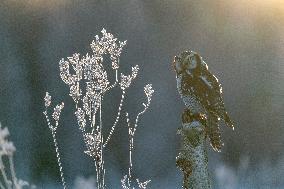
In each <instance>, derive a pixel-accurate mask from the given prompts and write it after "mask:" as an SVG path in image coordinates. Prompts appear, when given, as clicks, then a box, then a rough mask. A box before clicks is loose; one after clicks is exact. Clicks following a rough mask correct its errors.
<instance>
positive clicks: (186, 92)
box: [177, 77, 204, 112]
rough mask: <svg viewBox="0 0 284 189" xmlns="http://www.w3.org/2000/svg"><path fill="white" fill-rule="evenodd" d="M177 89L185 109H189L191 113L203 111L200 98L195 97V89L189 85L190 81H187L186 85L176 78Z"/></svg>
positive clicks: (180, 78) (179, 78)
mask: <svg viewBox="0 0 284 189" xmlns="http://www.w3.org/2000/svg"><path fill="white" fill-rule="evenodd" d="M177 87H178V91H179V93H180V95H181V98H182V100H183V102H184V104H185V105H186V107H187V108H189V109H190V110H191V111H192V112H203V111H204V108H203V106H202V104H201V103H200V99H199V98H200V97H199V96H197V94H196V91H195V90H196V89H195V88H194V87H193V86H192V85H190V81H187V83H185V82H184V80H183V79H182V77H178V78H177Z"/></svg>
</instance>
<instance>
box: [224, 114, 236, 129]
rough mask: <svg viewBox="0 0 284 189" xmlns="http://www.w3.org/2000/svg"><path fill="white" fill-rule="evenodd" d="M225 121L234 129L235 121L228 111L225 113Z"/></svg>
mask: <svg viewBox="0 0 284 189" xmlns="http://www.w3.org/2000/svg"><path fill="white" fill-rule="evenodd" d="M224 121H225V123H226V125H227V126H228V127H231V128H232V129H233V130H234V123H233V121H232V120H231V118H230V117H229V115H228V113H227V112H225V113H224Z"/></svg>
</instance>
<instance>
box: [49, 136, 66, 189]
mask: <svg viewBox="0 0 284 189" xmlns="http://www.w3.org/2000/svg"><path fill="white" fill-rule="evenodd" d="M51 132H52V138H53V143H54V147H55V151H56V157H57V164H58V166H59V172H60V177H61V182H62V185H63V188H64V189H66V188H67V187H66V182H65V179H64V174H63V168H62V164H61V159H60V153H59V149H58V144H57V140H56V136H55V131H53V130H51Z"/></svg>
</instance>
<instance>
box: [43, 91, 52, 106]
mask: <svg viewBox="0 0 284 189" xmlns="http://www.w3.org/2000/svg"><path fill="white" fill-rule="evenodd" d="M50 104H51V96H50V95H49V93H48V92H46V93H45V97H44V105H45V107H46V108H47V107H49V106H50Z"/></svg>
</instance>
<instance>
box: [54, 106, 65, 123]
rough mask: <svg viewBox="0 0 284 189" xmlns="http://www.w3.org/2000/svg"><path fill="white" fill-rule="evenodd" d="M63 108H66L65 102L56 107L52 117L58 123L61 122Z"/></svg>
mask: <svg viewBox="0 0 284 189" xmlns="http://www.w3.org/2000/svg"><path fill="white" fill-rule="evenodd" d="M63 108H64V103H63V102H62V103H61V104H58V105H56V107H55V108H54V112H53V114H52V117H53V119H54V120H55V121H57V122H58V121H59V117H60V113H61V111H62V109H63Z"/></svg>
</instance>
